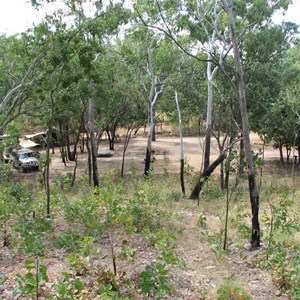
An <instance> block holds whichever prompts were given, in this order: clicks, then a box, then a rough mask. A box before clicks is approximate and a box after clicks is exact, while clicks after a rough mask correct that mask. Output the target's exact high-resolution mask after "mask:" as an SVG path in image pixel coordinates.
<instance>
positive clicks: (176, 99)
mask: <svg viewBox="0 0 300 300" xmlns="http://www.w3.org/2000/svg"><path fill="white" fill-rule="evenodd" d="M175 101H176V106H177V112H178V122H179V134H180V183H181V191H182V193H183V194H184V195H185V186H184V149H183V136H182V120H181V112H180V106H179V102H178V96H177V91H175Z"/></svg>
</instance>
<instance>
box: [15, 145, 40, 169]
mask: <svg viewBox="0 0 300 300" xmlns="http://www.w3.org/2000/svg"><path fill="white" fill-rule="evenodd" d="M10 158H11V162H12V163H13V166H14V167H16V168H18V169H19V171H20V172H24V171H25V170H38V168H39V161H38V159H37V158H36V157H35V156H34V153H33V152H32V151H31V150H29V149H26V148H21V149H14V150H13V151H12V152H11V155H10Z"/></svg>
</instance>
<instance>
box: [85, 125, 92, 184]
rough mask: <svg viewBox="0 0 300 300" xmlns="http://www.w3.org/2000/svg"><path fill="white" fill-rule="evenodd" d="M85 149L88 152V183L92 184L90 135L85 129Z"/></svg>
mask: <svg viewBox="0 0 300 300" xmlns="http://www.w3.org/2000/svg"><path fill="white" fill-rule="evenodd" d="M86 149H87V153H88V176H89V185H92V153H91V147H90V136H89V133H88V132H87V131H86Z"/></svg>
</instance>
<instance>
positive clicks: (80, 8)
mask: <svg viewBox="0 0 300 300" xmlns="http://www.w3.org/2000/svg"><path fill="white" fill-rule="evenodd" d="M43 2H44V1H32V3H33V4H34V5H41V4H42V3H43ZM53 2H55V1H53ZM57 2H61V1H57ZM63 4H64V9H63V10H59V11H58V12H57V13H55V14H54V15H52V16H48V18H47V20H48V22H49V24H51V26H52V28H54V34H55V35H56V34H57V25H58V26H59V28H63V29H65V31H66V32H68V35H69V36H66V38H65V39H62V40H61V41H62V43H64V45H63V49H66V48H65V47H68V46H69V47H70V43H72V46H73V45H74V46H75V47H76V50H75V51H74V52H73V53H72V55H70V56H69V57H67V58H64V59H65V61H64V64H65V65H67V64H68V61H69V60H70V59H71V58H72V57H76V64H77V66H78V69H80V71H79V72H77V73H76V74H78V75H79V74H80V78H77V84H78V85H79V86H80V87H81V91H80V92H79V93H78V97H79V101H81V102H82V105H81V107H83V108H84V109H85V110H84V111H85V114H84V115H85V117H84V119H85V127H86V131H87V132H88V133H89V138H90V141H91V143H90V147H89V148H88V149H90V150H91V151H89V159H88V160H89V162H91V168H89V169H90V170H91V171H92V176H93V182H94V186H96V187H97V186H99V178H98V167H97V149H96V141H95V134H94V128H95V127H94V125H95V124H94V123H95V122H96V121H97V120H96V119H94V120H92V115H93V111H92V110H93V109H92V108H93V107H94V105H95V104H94V102H95V101H96V99H95V97H97V95H96V91H97V84H98V83H99V80H98V78H97V76H98V72H97V70H96V68H97V63H96V62H97V59H98V58H99V56H100V55H102V53H104V51H105V48H106V47H107V45H108V44H109V43H110V39H111V38H112V37H113V36H114V35H115V34H117V33H118V27H119V25H120V24H122V23H124V22H126V20H127V18H128V11H127V10H124V9H123V8H122V3H121V2H118V3H115V4H113V3H109V4H108V5H104V4H102V3H100V2H98V1H82V0H78V1H76V0H75V1H73V0H70V1H68V0H67V1H63ZM87 8H91V9H92V10H93V13H94V15H93V16H92V17H91V16H87ZM66 50H68V49H66ZM60 54H61V52H60V51H57V56H58V59H60V58H61V55H60ZM54 56H55V55H54ZM66 69H68V70H70V69H71V68H70V67H69V68H66ZM66 74H67V75H66V76H67V77H72V76H70V75H68V73H66ZM74 79H75V80H76V78H74ZM72 84H73V83H72V79H71V82H69V85H70V86H71V85H72ZM77 91H79V89H77ZM84 91H85V92H86V93H85V96H83V95H84ZM77 100H78V99H77ZM95 118H97V115H95ZM89 166H90V164H89Z"/></svg>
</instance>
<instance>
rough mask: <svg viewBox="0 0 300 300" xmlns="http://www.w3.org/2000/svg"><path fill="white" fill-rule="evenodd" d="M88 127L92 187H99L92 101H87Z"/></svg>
mask: <svg viewBox="0 0 300 300" xmlns="http://www.w3.org/2000/svg"><path fill="white" fill-rule="evenodd" d="M89 123H90V124H89V125H90V126H89V127H90V140H91V158H92V170H93V174H92V175H93V184H94V187H99V175H98V165H97V147H96V141H95V129H94V102H93V99H92V98H90V100H89Z"/></svg>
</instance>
